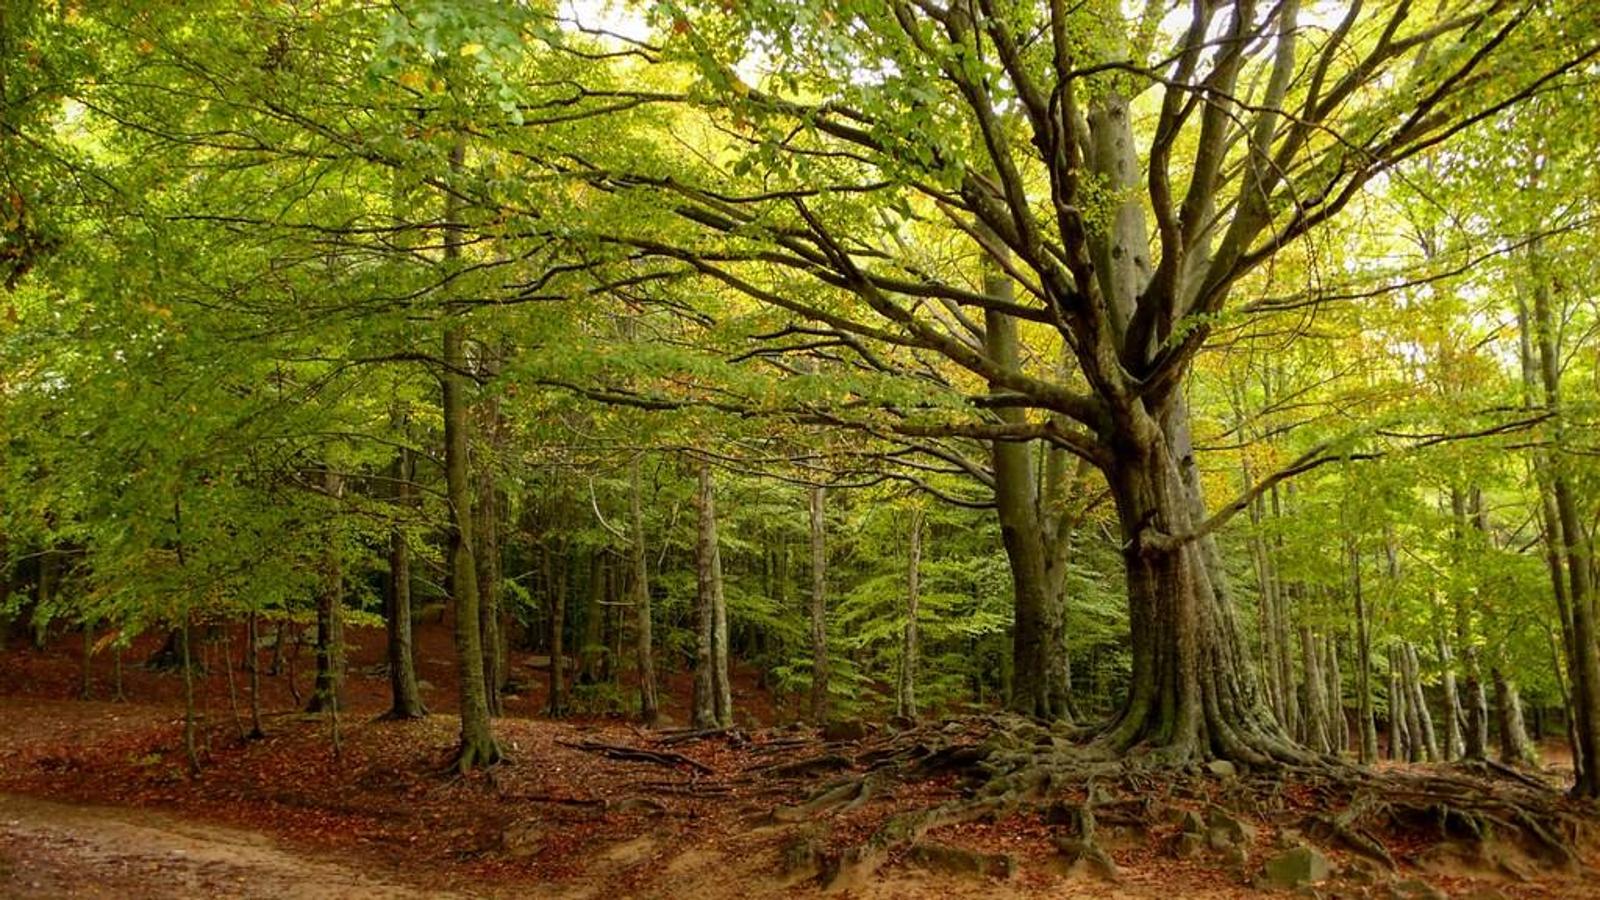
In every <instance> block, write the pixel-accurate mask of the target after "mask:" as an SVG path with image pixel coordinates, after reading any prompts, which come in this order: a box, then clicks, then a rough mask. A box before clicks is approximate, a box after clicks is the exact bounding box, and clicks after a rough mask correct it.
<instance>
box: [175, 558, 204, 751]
mask: <svg viewBox="0 0 1600 900" xmlns="http://www.w3.org/2000/svg"><path fill="white" fill-rule="evenodd" d="M180 560H181V557H180ZM180 565H181V562H180ZM190 662H191V660H190V658H189V611H188V610H187V609H186V610H184V611H183V751H184V754H185V755H187V756H188V757H189V775H190V776H191V777H194V776H198V775H199V774H200V751H199V748H198V747H197V746H196V741H195V731H196V726H195V708H194V666H193V665H191V664H190Z"/></svg>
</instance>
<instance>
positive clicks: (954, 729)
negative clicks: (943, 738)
mask: <svg viewBox="0 0 1600 900" xmlns="http://www.w3.org/2000/svg"><path fill="white" fill-rule="evenodd" d="M966 727H967V726H965V725H962V724H961V723H960V722H951V723H950V724H948V725H946V726H944V728H942V729H940V730H941V731H943V732H944V733H945V734H960V733H961V732H962V731H964V730H966Z"/></svg>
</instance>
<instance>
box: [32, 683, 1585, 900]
mask: <svg viewBox="0 0 1600 900" xmlns="http://www.w3.org/2000/svg"><path fill="white" fill-rule="evenodd" d="M425 653H426V651H425ZM46 657H48V654H31V656H29V659H28V661H27V666H26V667H25V670H26V671H30V672H32V673H33V674H35V675H38V674H39V673H40V672H42V671H45V670H47V669H48V665H47V660H46ZM63 659H65V657H63ZM10 662H11V658H10V657H8V660H7V671H9V673H10V674H9V675H7V676H6V678H7V679H8V681H7V684H6V688H7V691H8V695H7V696H4V697H0V741H3V742H4V746H6V747H7V748H9V752H8V753H6V754H5V755H4V756H3V757H0V792H7V793H14V794H27V795H33V796H42V797H48V798H51V799H54V800H67V801H72V802H81V803H92V804H103V805H119V806H121V805H125V806H135V807H154V808H158V809H164V810H168V811H170V812H172V813H174V814H177V815H179V816H181V817H183V818H184V819H187V820H195V821H205V822H213V823H218V824H224V825H231V826H235V827H239V828H245V829H250V830H254V831H259V832H263V833H267V834H270V835H273V836H275V837H276V838H278V839H279V840H280V841H281V842H283V843H284V845H285V846H287V847H289V848H293V849H295V850H297V851H299V852H303V853H305V854H307V855H308V856H315V855H326V854H332V855H335V856H337V857H338V858H340V859H341V860H343V861H344V862H346V863H353V864H359V865H360V866H362V867H364V868H369V869H371V870H373V871H381V872H385V873H390V874H391V875H392V876H393V877H395V878H396V879H399V880H401V881H403V882H405V883H409V884H413V885H418V886H421V887H424V888H428V889H436V890H447V889H448V890H455V891H459V892H462V893H471V894H489V895H526V894H527V893H528V892H529V890H530V888H533V887H535V886H536V887H537V889H538V893H539V895H540V896H546V895H548V896H570V897H585V896H594V897H615V896H684V895H688V894H691V893H692V894H693V895H695V896H698V897H703V898H718V897H730V898H731V897H754V896H785V895H804V894H808V893H812V892H815V891H819V890H822V889H824V888H826V887H829V886H832V887H833V888H835V889H836V890H842V891H846V892H848V893H849V894H850V895H852V896H863V897H899V896H918V895H926V896H941V897H947V896H983V897H988V898H1003V897H1008V896H1045V895H1049V896H1130V897H1140V896H1149V897H1154V896H1184V897H1190V896H1196V897H1229V896H1250V895H1254V894H1256V893H1257V890H1256V888H1255V887H1254V884H1255V882H1256V879H1257V878H1258V877H1259V873H1260V871H1261V863H1262V861H1263V860H1266V859H1268V858H1271V857H1272V856H1273V855H1274V854H1275V853H1277V852H1280V851H1281V849H1282V848H1283V847H1285V846H1288V845H1289V843H1292V838H1293V835H1292V834H1291V833H1290V832H1289V829H1291V828H1296V827H1303V826H1302V823H1303V822H1305V821H1308V820H1311V819H1313V818H1314V817H1315V816H1316V815H1317V814H1320V813H1328V812H1336V811H1337V806H1336V804H1338V803H1339V802H1341V800H1340V795H1339V794H1338V792H1337V791H1333V790H1330V789H1329V788H1328V787H1327V786H1326V785H1323V784H1319V783H1318V782H1316V781H1315V780H1314V779H1302V780H1290V781H1288V782H1286V783H1283V784H1282V785H1281V786H1280V787H1279V788H1277V789H1275V790H1273V791H1272V792H1271V793H1272V794H1273V797H1274V802H1273V803H1271V804H1269V805H1268V806H1265V807H1262V808H1259V809H1256V810H1254V811H1253V812H1252V813H1251V821H1252V822H1253V823H1254V824H1255V825H1256V826H1259V827H1257V828H1256V829H1254V831H1253V833H1252V834H1250V835H1249V836H1248V838H1247V839H1246V840H1244V841H1243V842H1242V846H1240V847H1239V848H1238V852H1237V853H1232V851H1230V852H1229V853H1228V854H1219V853H1215V852H1211V850H1210V849H1206V848H1202V849H1201V850H1200V851H1199V852H1186V851H1185V850H1184V849H1183V848H1182V846H1181V845H1182V843H1183V840H1184V833H1185V831H1186V829H1187V826H1186V825H1185V824H1184V822H1183V813H1185V812H1186V811H1196V812H1199V813H1202V814H1203V813H1204V811H1205V810H1207V809H1210V808H1212V807H1213V804H1230V802H1231V801H1232V800H1237V799H1238V797H1240V796H1242V795H1243V794H1245V793H1248V791H1247V790H1246V788H1247V787H1248V786H1250V785H1252V784H1255V786H1256V788H1259V784H1256V783H1254V782H1252V781H1251V780H1250V779H1249V778H1238V777H1235V776H1229V775H1225V774H1224V775H1217V774H1213V773H1209V772H1204V771H1202V772H1198V773H1188V774H1184V775H1183V776H1182V777H1162V778H1152V779H1148V780H1139V779H1138V778H1135V779H1134V780H1133V781H1132V782H1129V783H1131V784H1133V785H1134V787H1135V789H1136V790H1137V792H1138V796H1137V798H1136V799H1137V800H1138V802H1137V803H1136V804H1134V805H1135V806H1137V809H1138V815H1137V816H1132V817H1127V816H1121V817H1119V815H1114V814H1113V810H1114V809H1122V810H1123V811H1124V812H1126V811H1127V810H1128V809H1131V808H1132V807H1129V806H1128V805H1127V803H1125V802H1124V800H1125V799H1126V798H1123V799H1118V800H1113V801H1106V805H1104V806H1102V807H1101V809H1102V812H1101V814H1100V825H1099V828H1098V831H1097V838H1096V842H1097V845H1098V846H1099V847H1100V848H1102V849H1103V850H1104V852H1105V853H1106V854H1107V855H1108V857H1109V858H1110V859H1111V860H1112V861H1113V862H1114V865H1115V869H1116V874H1115V879H1114V880H1107V878H1106V877H1105V875H1106V873H1104V872H1096V871H1086V870H1084V869H1083V868H1082V867H1081V866H1080V867H1077V868H1071V867H1069V866H1068V865H1067V863H1068V860H1067V859H1065V858H1063V853H1062V849H1061V846H1060V840H1059V839H1060V830H1061V822H1060V821H1059V820H1058V819H1052V817H1051V815H1050V814H1048V813H1046V814H1040V813H1039V812H1038V811H1037V810H1036V809H1035V808H1034V807H1031V806H1030V807H1027V808H1024V809H1023V810H1021V811H1018V812H1016V813H1015V814H1009V815H1004V816H1000V817H998V818H997V819H993V820H990V819H986V818H977V819H973V820H970V821H959V822H951V823H947V824H940V825H938V826H937V827H934V828H931V829H930V830H929V831H928V832H927V833H926V834H925V835H922V836H921V838H920V839H919V840H917V841H907V842H898V843H888V844H885V845H884V853H883V856H884V858H883V859H882V860H881V864H879V865H875V866H873V868H872V871H871V873H870V875H871V877H870V879H867V880H863V881H855V882H852V881H850V880H848V879H842V878H840V877H839V873H840V871H841V869H842V868H843V864H842V862H841V861H842V860H848V859H849V858H850V854H851V853H853V852H855V851H856V850H857V849H858V848H861V847H864V846H869V845H871V844H872V843H873V842H874V840H875V839H877V838H879V837H880V836H881V835H882V834H884V833H885V831H886V826H887V827H888V830H890V831H892V830H893V825H894V823H896V822H900V821H902V820H903V819H904V818H905V817H906V816H910V815H915V814H916V813H917V812H918V811H922V810H928V809H935V808H939V807H941V805H950V804H958V803H960V802H962V801H963V800H964V799H966V798H969V797H970V796H971V794H970V787H971V785H970V784H969V783H968V781H967V779H966V778H965V776H963V775H962V774H959V773H958V772H956V771H954V770H941V769H940V768H939V767H937V766H927V767H925V768H924V770H922V771H919V772H918V773H917V774H916V775H915V777H902V776H901V775H896V776H895V777H890V776H889V773H890V771H891V770H890V769H888V768H886V767H885V765H884V763H885V760H888V759H889V758H890V754H891V753H898V754H900V755H901V756H904V754H905V752H906V751H910V752H911V756H910V757H909V758H912V759H914V760H915V759H926V758H929V751H930V750H931V749H932V748H933V747H935V746H938V747H943V748H946V749H947V750H948V749H949V748H955V749H961V748H971V747H977V746H980V745H982V744H983V743H984V742H985V741H989V740H991V739H992V736H993V732H994V731H995V729H996V728H998V727H1001V726H1002V725H1003V724H1004V723H997V721H996V720H993V719H988V718H983V717H978V718H968V719H962V720H959V721H956V722H953V723H949V724H939V725H932V724H930V725H925V726H922V727H921V728H918V729H914V730H906V731H899V732H897V731H895V730H893V729H890V728H887V727H882V728H868V729H865V731H864V733H860V734H849V735H843V736H842V737H843V738H844V739H842V740H838V741H833V742H828V741H824V740H823V739H822V736H821V735H819V734H818V733H817V732H815V731H814V730H811V729H801V728H796V727H789V728H772V727H766V728H748V729H744V730H741V731H738V732H733V733H727V734H713V735H706V736H695V735H691V734H685V733H682V732H674V731H664V732H646V731H643V730H641V729H638V728H636V727H633V726H631V725H629V724H627V723H625V722H622V721H616V720H605V719H589V720H583V721H560V722H553V721H544V720H537V719H532V718H527V717H519V716H511V717H508V718H505V719H502V720H500V721H498V722H497V723H496V730H497V733H498V735H499V736H500V739H501V740H502V742H503V743H504V746H505V749H506V750H507V751H508V753H509V754H510V762H509V763H508V764H505V765H502V766H500V767H497V768H495V769H493V770H491V771H490V772H489V773H486V774H475V775H472V776H469V777H466V778H460V777H455V776H454V775H453V773H452V772H451V771H450V770H449V766H448V763H449V760H450V755H451V752H452V750H453V749H454V743H455V732H456V722H455V720H454V718H452V717H450V716H448V715H443V714H436V715H434V716H432V717H430V718H428V719H425V720H420V721H413V722H388V721H379V720H377V718H376V716H377V714H378V713H380V712H381V711H382V710H383V708H384V702H383V701H384V696H383V691H382V682H381V679H379V678H377V677H375V676H372V677H368V676H363V675H361V674H359V671H358V673H357V674H356V675H355V676H353V677H352V683H351V693H350V697H351V699H350V701H349V704H350V711H349V712H348V713H347V714H346V715H345V716H344V717H343V721H342V729H341V731H342V734H341V736H342V750H341V752H340V753H339V754H337V755H336V754H335V753H334V751H333V747H332V742H331V740H330V728H329V726H330V722H329V721H328V720H327V719H326V718H325V717H320V716H306V715H302V714H300V713H297V712H294V711H292V709H291V708H289V707H288V705H287V704H286V703H282V702H280V703H276V704H273V706H272V711H271V714H270V715H269V716H268V718H267V731H268V736H267V737H266V738H265V739H263V740H259V741H244V740H241V739H240V738H239V737H238V733H237V731H236V730H235V728H234V724H233V722H232V718H231V713H230V711H229V709H228V707H227V705H226V695H225V693H224V694H222V695H221V696H215V695H214V696H212V697H211V698H210V701H209V707H208V708H209V711H210V714H211V724H210V725H209V726H207V727H206V728H205V729H204V733H203V744H204V745H205V746H204V751H203V754H202V756H203V762H204V772H203V774H202V775H201V777H199V778H198V779H190V778H189V777H188V776H187V773H186V760H185V755H184V751H183V743H182V719H181V706H179V705H178V704H177V703H176V702H175V700H174V695H175V692H174V691H172V690H171V684H170V683H169V684H161V683H160V682H161V681H162V679H165V680H166V681H167V682H173V683H176V682H180V679H179V677H178V676H176V675H161V676H156V675H152V674H148V673H138V674H137V675H133V673H131V672H130V673H129V674H130V675H133V677H132V678H131V679H130V684H129V693H130V694H132V695H134V699H135V701H138V702H128V703H113V702H108V701H74V700H67V699H62V698H61V697H60V696H59V695H56V696H52V694H56V691H57V689H58V688H60V687H62V685H59V684H56V683H55V682H52V681H51V680H50V679H49V678H44V679H43V680H41V681H38V682H35V683H34V684H33V685H32V687H33V688H34V690H33V691H22V690H19V688H20V687H23V686H25V682H24V681H22V680H20V679H19V678H18V677H17V672H18V669H17V668H14V667H10V665H9V664H10ZM65 665H67V666H69V667H70V660H67V662H66V663H65ZM425 674H427V673H426V663H425ZM58 680H60V679H58ZM209 680H210V681H212V682H215V681H217V679H215V678H212V679H209ZM270 680H271V679H268V681H270ZM147 682H149V683H148V684H147ZM369 682H372V683H369ZM65 683H67V684H70V683H71V682H70V681H66V682H65ZM41 686H42V687H41ZM213 687H215V685H214V684H213ZM147 688H148V689H149V694H148V695H145V691H146V689H147ZM286 693H287V692H285V694H286ZM684 694H685V695H686V694H687V691H685V692H684ZM141 695H145V696H141ZM147 696H153V697H154V698H155V699H154V700H153V701H151V702H145V701H146V697H147ZM283 699H287V697H286V696H285V697H284V698H283ZM434 699H435V698H430V700H434ZM442 705H443V704H438V705H436V706H435V708H436V709H438V708H439V706H442ZM836 736H838V735H836ZM897 758H898V757H897ZM913 768H915V766H909V765H908V766H904V767H901V769H900V770H899V771H900V772H901V773H902V774H903V773H908V772H910V771H911V769H913ZM1094 790H1095V788H1093V787H1091V786H1087V785H1086V784H1082V783H1076V784H1075V783H1062V784H1059V785H1057V788H1056V790H1055V791H1054V793H1053V794H1052V802H1053V803H1054V805H1055V807H1059V808H1061V809H1067V810H1070V809H1072V808H1075V807H1077V806H1078V805H1080V804H1083V803H1085V802H1086V801H1087V800H1088V799H1089V794H1090V792H1091V791H1094ZM830 792H831V793H832V794H834V795H837V797H838V800H839V802H831V801H830V802H823V803H818V804H816V805H814V806H808V803H807V801H808V800H813V799H814V798H817V797H819V796H824V795H829V794H830ZM1119 804H1120V805H1119ZM1237 805H1238V804H1236V803H1234V804H1233V806H1235V807H1236V806H1237ZM1384 838H1385V844H1386V846H1387V847H1388V848H1389V850H1390V852H1391V853H1392V854H1393V856H1394V858H1395V861H1396V863H1397V864H1398V866H1399V871H1398V872H1397V873H1389V872H1382V873H1379V875H1380V877H1379V878H1378V879H1376V880H1375V881H1374V882H1373V883H1370V884H1367V883H1362V882H1358V881H1356V880H1351V879H1346V880H1339V881H1335V882H1334V883H1333V884H1334V886H1333V887H1331V888H1330V887H1326V886H1325V887H1324V888H1323V890H1324V892H1325V894H1327V895H1334V896H1392V895H1393V894H1392V893H1380V891H1393V890H1396V889H1397V888H1396V887H1395V885H1397V884H1399V885H1405V884H1407V883H1408V882H1407V881H1406V879H1408V878H1421V879H1424V880H1425V881H1426V882H1427V883H1428V884H1430V885H1432V886H1434V887H1437V888H1440V889H1443V890H1444V891H1446V892H1448V893H1449V895H1450V896H1470V895H1472V894H1471V892H1473V891H1477V892H1479V895H1480V896H1483V897H1493V896H1507V897H1522V896H1529V897H1535V896H1539V897H1556V896H1559V897H1569V896H1582V895H1584V894H1585V892H1597V889H1596V888H1594V887H1590V886H1588V885H1586V883H1585V882H1584V881H1583V879H1582V876H1581V875H1580V874H1578V870H1566V871H1562V870H1555V869H1537V868H1530V867H1529V864H1528V862H1527V861H1526V860H1522V861H1520V862H1517V863H1515V864H1510V865H1501V866H1499V868H1496V867H1494V866H1487V865H1479V864H1475V863H1474V862H1473V861H1472V860H1470V859H1462V858H1458V857H1457V856H1455V855H1451V854H1449V853H1442V852H1441V851H1440V850H1439V848H1440V846H1441V844H1440V841H1439V839H1438V836H1437V833H1436V831H1430V829H1429V827H1428V826H1427V825H1426V823H1418V824H1416V825H1415V827H1413V828H1412V829H1410V830H1398V831H1395V832H1393V833H1389V834H1385V835H1384ZM1443 846H1445V847H1447V848H1454V846H1455V845H1453V844H1446V845H1443ZM930 847H933V848H938V851H939V852H937V853H930V852H929V851H928V848H930ZM1190 849H1191V850H1192V848H1190ZM1324 849H1325V852H1326V853H1327V855H1328V857H1329V858H1330V859H1331V861H1332V863H1333V867H1334V869H1335V871H1336V873H1338V872H1343V873H1346V874H1349V873H1357V870H1359V869H1361V867H1362V863H1361V861H1360V860H1358V859H1356V858H1355V857H1354V856H1353V855H1352V854H1351V853H1349V852H1348V851H1347V850H1346V849H1343V848H1339V847H1336V846H1335V847H1331V848H1324ZM1230 854H1231V855H1230ZM997 860H1003V861H1004V864H1003V867H1002V868H1000V869H996V868H994V866H993V865H991V864H992V863H994V862H995V861H997ZM1501 862H1504V860H1501ZM1590 862H1593V860H1590ZM973 869H977V870H979V871H977V872H976V873H975V872H974V871H972V870H973ZM1007 872H1009V873H1010V874H1009V876H1008V877H1002V876H1005V875H1006V873H1007ZM1358 874H1359V873H1358ZM1419 884H1420V882H1419ZM1419 889H1420V888H1419ZM1341 892H1342V893H1341Z"/></svg>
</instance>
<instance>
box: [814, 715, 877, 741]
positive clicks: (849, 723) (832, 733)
mask: <svg viewBox="0 0 1600 900" xmlns="http://www.w3.org/2000/svg"><path fill="white" fill-rule="evenodd" d="M866 736H867V725H866V723H865V722H863V721H861V720H860V719H834V720H833V721H831V722H829V723H828V724H827V725H824V726H823V728H822V739H823V740H825V741H859V740H861V739H862V738H864V737H866Z"/></svg>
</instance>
